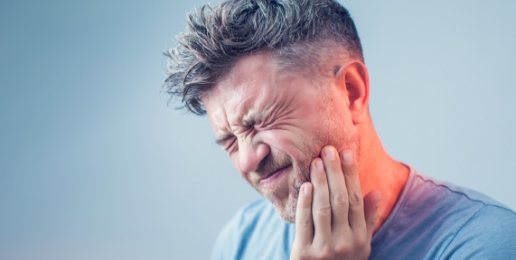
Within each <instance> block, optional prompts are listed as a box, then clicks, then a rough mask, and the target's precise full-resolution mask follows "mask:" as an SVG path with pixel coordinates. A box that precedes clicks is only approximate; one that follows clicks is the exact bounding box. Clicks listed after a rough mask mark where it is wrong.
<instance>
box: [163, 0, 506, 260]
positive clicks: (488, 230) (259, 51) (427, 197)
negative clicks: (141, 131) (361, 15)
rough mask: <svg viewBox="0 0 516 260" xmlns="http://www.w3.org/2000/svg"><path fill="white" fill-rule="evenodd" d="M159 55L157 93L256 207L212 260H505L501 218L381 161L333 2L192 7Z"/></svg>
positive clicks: (484, 201)
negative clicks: (173, 100) (194, 129)
mask: <svg viewBox="0 0 516 260" xmlns="http://www.w3.org/2000/svg"><path fill="white" fill-rule="evenodd" d="M169 56H170V58H171V64H170V67H169V70H170V72H169V77H168V78H167V80H166V87H167V88H168V91H169V92H170V93H171V94H173V95H176V96H179V97H180V98H182V101H183V102H184V103H185V106H186V107H187V108H188V109H189V110H190V111H192V112H194V113H196V114H199V115H202V114H205V113H206V114H207V115H208V119H209V120H210V123H211V125H212V127H213V129H214V131H215V135H216V139H217V143H218V144H219V145H221V146H222V147H223V148H224V149H225V150H226V151H227V152H228V154H229V156H230V158H231V161H232V162H233V164H234V165H235V167H236V168H237V169H238V171H239V172H240V173H241V175H242V177H243V178H244V179H245V180H246V181H247V182H248V183H249V184H250V185H252V186H253V187H254V188H255V189H256V190H257V191H258V192H259V193H260V194H262V195H263V196H264V197H265V198H266V199H267V200H260V201H257V202H254V203H252V204H249V205H247V206H246V207H244V208H243V209H242V210H240V211H239V212H238V213H237V214H236V215H235V217H234V218H233V219H232V220H231V221H230V222H229V223H228V225H227V226H226V227H225V229H224V230H223V231H222V233H221V234H220V236H219V238H218V240H217V242H216V245H215V248H214V251H213V258H214V259H288V258H290V259H367V258H369V259H464V258H468V259H470V258H474V259H509V258H514V257H516V239H515V237H516V214H515V213H514V212H513V211H511V210H510V209H508V208H506V207H504V206H502V205H500V204H498V203H497V202H494V201H492V200H491V199H489V198H487V197H485V196H483V195H481V194H478V193H476V192H474V191H470V190H466V189H462V188H459V187H455V186H453V185H450V184H443V183H439V182H436V181H433V180H431V179H429V178H426V177H423V176H422V175H420V174H418V173H417V172H416V171H415V170H414V169H412V168H411V167H409V166H407V165H405V164H403V163H401V162H398V161H396V160H394V159H393V158H391V157H390V156H389V155H388V154H387V152H386V151H385V150H384V149H383V147H382V144H381V142H380V139H379V137H378V135H377V133H376V131H375V129H374V126H373V123H372V120H371V117H370V114H369V108H368V103H369V88H370V86H369V78H368V72H367V68H366V66H365V64H364V60H363V55H362V48H361V44H360V39H359V37H358V33H357V31H356V28H355V26H354V23H353V21H352V19H351V17H350V15H349V13H348V11H347V10H346V9H345V8H344V7H342V6H341V5H340V4H338V3H337V2H335V1H331V0H297V1H296V0H290V1H289V0H275V1H273V0H269V1H266V0H254V1H253V0H229V1H225V2H223V3H222V4H220V5H218V6H217V7H215V8H210V7H207V6H204V7H202V8H201V9H200V10H199V11H198V12H197V13H194V14H192V15H190V16H189V28H188V31H187V32H186V33H185V34H184V35H182V36H181V37H180V42H179V45H178V46H177V47H176V48H174V49H173V50H172V51H171V52H170V53H169Z"/></svg>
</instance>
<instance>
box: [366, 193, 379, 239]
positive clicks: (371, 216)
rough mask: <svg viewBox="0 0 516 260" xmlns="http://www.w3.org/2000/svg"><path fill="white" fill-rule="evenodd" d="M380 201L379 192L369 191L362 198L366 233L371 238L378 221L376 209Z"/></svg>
mask: <svg viewBox="0 0 516 260" xmlns="http://www.w3.org/2000/svg"><path fill="white" fill-rule="evenodd" d="M381 200H382V194H381V192H380V191H377V190H375V191H371V192H369V193H368V194H367V195H366V196H365V197H364V215H365V221H366V227H367V233H368V234H369V235H370V236H373V232H374V228H375V226H376V222H377V221H378V215H379V212H378V207H379V206H380V202H381Z"/></svg>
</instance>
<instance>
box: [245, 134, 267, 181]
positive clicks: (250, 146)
mask: <svg viewBox="0 0 516 260" xmlns="http://www.w3.org/2000/svg"><path fill="white" fill-rule="evenodd" d="M269 153H270V148H269V146H268V145H267V144H265V143H263V142H253V140H252V139H251V138H243V140H239V144H238V159H237V160H238V162H237V164H238V166H237V168H238V170H239V171H240V173H242V174H244V175H245V174H247V173H249V172H252V171H256V169H257V168H258V166H259V165H260V162H261V161H262V160H263V159H264V158H265V157H267V155H268V154H269Z"/></svg>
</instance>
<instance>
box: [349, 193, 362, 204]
mask: <svg viewBox="0 0 516 260" xmlns="http://www.w3.org/2000/svg"><path fill="white" fill-rule="evenodd" d="M349 204H350V205H351V206H360V205H361V204H362V196H360V193H358V192H353V193H351V194H349Z"/></svg>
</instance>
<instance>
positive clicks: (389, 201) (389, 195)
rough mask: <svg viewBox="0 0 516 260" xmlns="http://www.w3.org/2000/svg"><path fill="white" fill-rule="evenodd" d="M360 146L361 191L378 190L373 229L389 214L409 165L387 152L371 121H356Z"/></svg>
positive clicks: (365, 192) (401, 188)
mask: <svg viewBox="0 0 516 260" xmlns="http://www.w3.org/2000/svg"><path fill="white" fill-rule="evenodd" d="M358 128H359V129H358V130H359V133H360V136H359V143H360V149H359V151H358V154H357V157H358V158H357V159H358V163H359V171H360V184H361V188H362V192H363V194H364V195H367V194H368V193H369V192H372V191H375V190H377V191H380V192H381V194H382V196H381V201H380V204H379V207H378V212H377V216H378V217H377V222H376V226H375V232H376V231H377V230H378V229H379V228H380V227H381V226H382V225H383V223H384V222H385V220H386V219H387V217H388V216H389V215H390V214H391V212H392V209H393V208H394V205H395V204H396V202H397V200H398V198H399V196H400V194H401V191H402V190H403V187H404V186H405V183H406V182H407V179H408V175H409V168H408V167H407V166H406V165H404V164H402V163H400V162H398V161H396V160H394V159H393V158H391V157H390V156H389V154H387V152H386V151H385V149H384V148H383V145H382V144H381V142H380V138H379V137H378V134H377V133H376V131H375V129H374V127H373V125H372V122H371V121H370V120H369V121H368V122H364V123H363V124H360V125H358Z"/></svg>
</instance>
